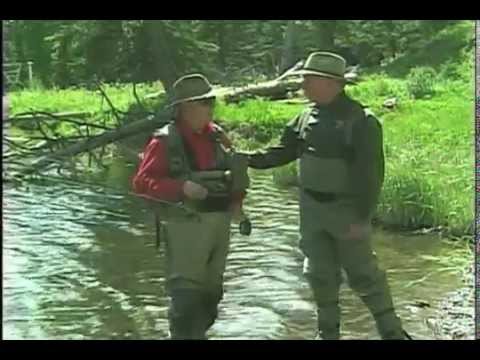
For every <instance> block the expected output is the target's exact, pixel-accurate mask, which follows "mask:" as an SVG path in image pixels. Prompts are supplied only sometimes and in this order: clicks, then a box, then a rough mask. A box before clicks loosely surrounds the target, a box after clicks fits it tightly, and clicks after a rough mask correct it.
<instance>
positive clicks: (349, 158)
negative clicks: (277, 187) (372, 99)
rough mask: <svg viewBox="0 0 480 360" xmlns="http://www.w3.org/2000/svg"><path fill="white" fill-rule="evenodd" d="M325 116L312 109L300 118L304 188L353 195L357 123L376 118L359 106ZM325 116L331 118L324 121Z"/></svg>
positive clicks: (302, 184)
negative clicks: (350, 173) (355, 128)
mask: <svg viewBox="0 0 480 360" xmlns="http://www.w3.org/2000/svg"><path fill="white" fill-rule="evenodd" d="M321 112H322V111H321V110H319V109H317V108H315V107H311V108H308V109H307V110H305V111H304V113H303V114H302V115H301V116H300V120H299V123H298V124H299V129H298V130H299V137H300V140H301V141H302V146H301V149H300V152H301V153H300V156H299V157H300V171H299V172H300V185H301V187H302V188H304V189H307V190H310V191H314V192H319V193H333V194H345V195H352V187H351V185H350V184H351V183H350V182H351V181H352V180H354V179H351V178H350V176H349V172H350V166H351V164H352V162H353V159H354V157H355V153H354V150H353V146H352V135H353V127H354V125H355V124H356V122H357V121H365V120H366V119H367V117H370V116H371V117H374V118H375V116H374V115H373V113H372V112H371V111H370V110H368V109H365V108H363V107H362V106H361V105H360V104H358V103H355V102H352V103H351V104H348V106H347V107H346V108H345V109H342V110H341V111H337V112H335V113H332V112H329V113H325V114H322V113H321ZM322 115H323V116H329V117H330V118H328V119H326V118H325V117H324V118H323V119H322ZM332 117H333V118H332ZM375 119H376V120H377V121H378V119H377V118H375ZM378 122H379V121H378ZM379 124H380V126H381V123H380V122H379Z"/></svg>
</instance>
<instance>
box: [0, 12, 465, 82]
mask: <svg viewBox="0 0 480 360" xmlns="http://www.w3.org/2000/svg"><path fill="white" fill-rule="evenodd" d="M152 22H153V23H155V24H157V25H158V27H157V30H155V32H156V33H157V35H158V31H161V30H158V29H163V30H164V31H165V34H163V35H162V36H159V37H155V36H153V37H152V34H151V33H150V32H149V29H148V26H147V25H148V24H149V23H152ZM289 22H291V20H290V21H289V20H263V21H259V20H235V21H233V20H51V21H41V20H12V21H7V30H8V31H7V33H8V34H7V35H8V36H7V40H8V41H7V43H6V46H5V48H6V49H7V50H8V54H7V57H8V61H27V60H32V61H34V73H35V74H38V77H39V78H40V79H41V81H42V82H43V84H44V85H45V86H53V85H55V86H60V87H68V86H72V85H82V84H88V83H90V82H91V81H92V80H93V79H95V78H98V79H99V80H101V81H105V82H112V83H115V82H131V81H137V82H146V81H156V80H159V79H160V80H162V79H161V76H160V75H161V74H160V72H159V65H160V64H164V65H166V66H167V67H168V69H167V70H168V71H171V72H173V73H175V74H179V75H181V74H183V73H185V72H194V71H201V72H204V73H205V74H206V75H207V76H208V77H209V78H211V79H212V81H213V82H216V83H221V84H242V83H247V82H251V81H254V80H255V79H260V78H262V77H263V78H271V77H273V76H275V75H277V74H278V72H279V71H280V65H281V63H282V60H283V57H284V56H285V53H284V45H285V41H286V30H287V29H288V26H287V25H288V23H289ZM294 22H295V24H296V26H295V29H296V30H295V31H296V33H295V36H294V39H295V41H294V49H293V56H294V59H293V60H295V61H296V60H300V59H303V58H305V56H306V55H307V54H308V53H309V52H310V51H314V50H325V49H326V48H334V49H336V50H338V51H340V52H341V53H342V54H343V55H344V56H345V57H346V58H347V60H348V61H349V62H350V63H356V62H359V63H360V64H361V65H362V66H363V67H375V66H380V65H381V64H383V65H385V64H386V65H387V67H386V68H385V70H386V71H387V73H388V74H389V75H395V76H405V75H406V74H407V73H408V72H409V71H410V68H411V66H412V64H415V65H416V66H432V67H434V68H435V69H436V70H440V69H439V66H442V65H443V64H445V63H448V62H449V61H450V59H453V58H455V57H457V56H458V55H459V54H460V53H461V52H462V51H463V49H465V48H466V47H467V45H468V44H470V45H472V44H471V38H472V37H473V22H472V21H458V20H441V21H440V20H435V21H431V20H417V21H411V20H376V21H371V20H341V21H340V20H298V21H294ZM431 39H433V41H432V40H431ZM156 45H159V46H160V47H161V49H160V50H159V51H157V52H156V51H155V50H154V48H155V46H156ZM471 47H472V46H470V48H471ZM445 71H446V72H450V71H451V70H449V69H446V70H445ZM23 78H24V79H25V74H24V75H23Z"/></svg>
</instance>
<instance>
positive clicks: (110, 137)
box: [26, 111, 171, 173]
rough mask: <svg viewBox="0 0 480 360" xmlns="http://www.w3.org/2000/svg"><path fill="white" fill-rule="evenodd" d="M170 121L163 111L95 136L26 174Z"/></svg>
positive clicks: (35, 165)
mask: <svg viewBox="0 0 480 360" xmlns="http://www.w3.org/2000/svg"><path fill="white" fill-rule="evenodd" d="M170 119H171V112H169V111H163V112H161V113H159V114H158V115H157V116H155V117H153V116H151V117H147V118H145V119H142V120H139V121H135V122H133V123H130V124H127V125H124V126H122V127H120V128H118V129H115V130H109V131H105V132H103V133H102V134H101V135H96V136H93V137H91V138H89V139H87V140H85V141H81V142H78V143H76V144H74V145H71V146H68V147H66V148H64V149H62V150H60V151H57V152H55V153H53V154H49V155H47V156H44V157H42V158H40V159H38V160H36V161H34V162H33V163H32V164H31V165H30V166H29V169H28V170H27V171H26V173H33V172H35V171H38V170H41V169H45V168H47V167H48V166H49V165H52V164H54V163H56V162H58V161H63V160H65V159H66V158H69V157H72V156H75V155H78V154H80V153H83V152H87V151H91V150H93V149H95V148H98V147H101V146H106V145H108V144H111V143H113V142H115V141H119V140H122V139H125V138H127V137H130V136H133V135H136V134H139V133H142V132H148V131H153V130H154V129H155V128H157V127H158V126H159V125H161V124H164V123H166V122H167V121H169V120H170Z"/></svg>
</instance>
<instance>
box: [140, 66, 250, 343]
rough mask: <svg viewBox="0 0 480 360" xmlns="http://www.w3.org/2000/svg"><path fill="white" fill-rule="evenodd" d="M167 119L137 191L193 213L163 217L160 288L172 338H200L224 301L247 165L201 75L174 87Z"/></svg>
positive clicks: (142, 169)
mask: <svg viewBox="0 0 480 360" xmlns="http://www.w3.org/2000/svg"><path fill="white" fill-rule="evenodd" d="M173 98H174V99H173V102H172V103H171V104H170V105H171V106H174V107H175V116H174V120H173V121H172V122H171V123H169V124H167V125H166V126H164V127H162V128H161V129H159V130H157V131H156V132H155V133H154V135H153V137H152V139H151V140H150V141H149V143H148V144H147V146H146V148H145V151H144V153H143V158H142V161H141V163H140V165H139V167H138V170H137V173H136V174H135V177H134V179H133V188H134V190H135V192H136V193H138V194H140V195H143V196H147V197H150V198H153V199H160V200H164V201H169V202H173V203H183V204H184V205H185V206H187V207H189V208H190V209H193V210H194V211H195V213H196V214H197V215H198V216H196V217H194V218H191V217H187V216H179V214H177V215H176V216H168V218H167V219H164V220H166V238H167V241H166V256H167V274H166V278H167V291H168V294H169V296H170V297H171V306H170V309H169V322H170V334H171V338H172V339H205V338H206V335H205V334H206V332H207V330H208V329H209V328H210V327H211V326H212V325H213V323H214V321H215V319H216V317H217V308H218V304H219V302H220V300H221V299H222V296H223V274H224V271H225V264H226V258H227V254H228V250H229V239H230V224H231V220H232V218H233V219H235V220H240V219H241V217H242V200H243V198H244V196H245V194H246V188H247V187H248V177H247V164H246V161H243V163H242V161H241V159H242V158H240V157H236V156H235V153H234V152H233V149H232V144H231V142H230V141H229V139H228V138H227V137H226V135H225V133H224V132H223V131H222V129H221V128H220V127H219V126H218V125H216V124H215V123H214V122H213V120H212V119H213V109H214V103H215V94H214V91H213V90H212V87H211V85H210V84H209V82H208V80H207V79H206V78H205V77H204V76H202V75H200V74H192V75H187V76H184V77H182V78H180V79H179V80H177V81H176V82H175V84H174V85H173Z"/></svg>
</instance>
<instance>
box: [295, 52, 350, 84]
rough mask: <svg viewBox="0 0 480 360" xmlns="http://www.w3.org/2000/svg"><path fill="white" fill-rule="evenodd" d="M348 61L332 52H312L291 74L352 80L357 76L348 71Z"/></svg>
mask: <svg viewBox="0 0 480 360" xmlns="http://www.w3.org/2000/svg"><path fill="white" fill-rule="evenodd" d="M346 69H347V62H346V60H345V59H344V58H343V57H342V56H340V55H338V54H334V53H331V52H326V51H319V52H314V53H312V54H310V55H309V56H308V58H307V60H306V61H305V63H304V64H303V66H302V67H301V68H299V69H298V70H295V71H292V73H291V75H303V76H305V75H315V76H320V77H324V78H330V79H337V80H343V81H347V82H350V81H352V80H353V79H354V78H355V76H354V74H351V73H346Z"/></svg>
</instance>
